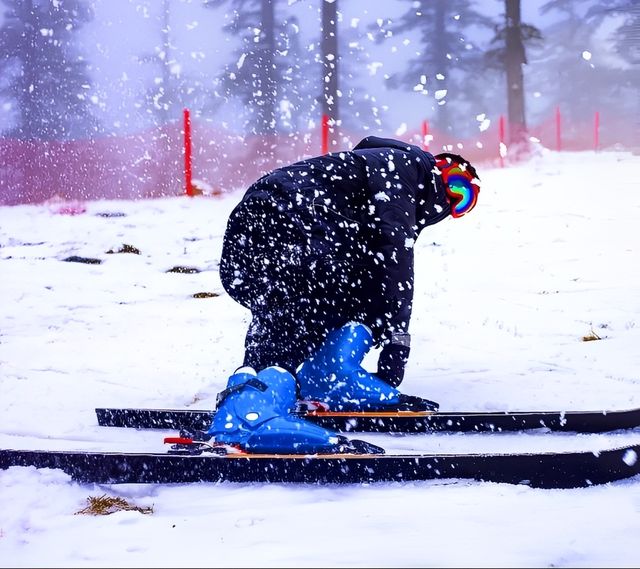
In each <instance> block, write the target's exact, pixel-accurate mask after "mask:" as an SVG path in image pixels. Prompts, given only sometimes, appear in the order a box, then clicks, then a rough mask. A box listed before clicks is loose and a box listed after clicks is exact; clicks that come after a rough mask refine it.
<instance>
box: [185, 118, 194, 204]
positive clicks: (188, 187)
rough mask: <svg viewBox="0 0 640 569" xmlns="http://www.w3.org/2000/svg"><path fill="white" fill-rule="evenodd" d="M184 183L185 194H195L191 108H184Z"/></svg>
mask: <svg viewBox="0 0 640 569" xmlns="http://www.w3.org/2000/svg"><path fill="white" fill-rule="evenodd" d="M183 114H184V185H185V194H187V195H188V196H193V185H192V184H191V116H190V114H189V109H184V113H183Z"/></svg>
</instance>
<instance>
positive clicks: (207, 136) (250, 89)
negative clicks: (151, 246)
mask: <svg viewBox="0 0 640 569" xmlns="http://www.w3.org/2000/svg"><path fill="white" fill-rule="evenodd" d="M639 5H640V3H639V2H638V1H637V0H527V2H523V1H522V0H385V2H375V3H373V2H368V1H367V0H0V117H1V120H0V142H2V143H3V144H4V146H2V144H0V151H3V149H5V150H4V151H3V154H2V155H0V158H3V159H4V160H3V162H4V163H0V185H2V184H8V183H10V180H9V178H7V177H4V178H3V177H2V172H1V170H2V168H3V167H8V166H9V162H10V161H11V160H10V159H9V158H10V157H11V156H14V155H16V152H17V151H14V150H11V151H9V150H6V148H7V147H8V145H9V141H16V140H22V141H73V140H75V141H77V140H80V139H86V138H90V139H91V140H93V141H101V140H103V139H105V138H117V137H124V138H127V137H137V139H138V141H139V142H140V146H141V148H145V152H146V154H144V153H143V154H142V155H141V156H138V157H137V158H136V160H137V161H136V165H138V166H140V165H145V164H146V165H145V168H147V169H152V164H153V162H154V161H155V162H156V163H158V162H162V163H164V162H166V161H171V164H169V165H168V166H167V168H169V170H170V172H169V171H166V172H165V171H162V172H158V173H156V174H154V175H153V176H152V175H151V174H149V173H148V174H145V179H146V180H147V181H149V180H151V179H153V180H155V181H154V183H156V184H160V183H161V182H160V180H162V179H163V177H166V176H167V175H170V176H172V177H174V178H175V177H176V176H179V172H180V160H181V157H180V148H181V147H180V144H181V141H180V139H179V138H180V130H181V128H182V125H181V118H182V112H183V108H185V107H188V108H189V109H190V110H191V113H192V116H193V119H194V136H195V141H194V142H195V143H196V144H197V145H198V146H197V148H196V149H195V153H194V157H195V159H196V160H198V159H201V160H203V161H204V160H205V155H206V154H207V153H209V154H208V156H209V157H207V158H206V165H205V168H206V169H207V170H208V171H212V170H214V169H215V170H216V176H218V177H220V175H221V173H220V172H219V171H218V169H224V168H226V169H227V171H228V172H229V173H230V174H233V178H231V179H232V180H234V181H237V183H238V184H242V183H244V182H245V179H246V178H247V177H249V176H251V175H253V174H255V173H257V172H259V171H264V170H266V169H268V168H270V167H272V166H275V165H277V164H279V163H282V162H283V161H287V160H290V159H292V158H296V157H302V156H304V155H309V154H317V153H319V152H320V149H321V145H320V136H321V123H322V120H323V116H325V117H328V119H329V121H330V122H329V124H330V132H329V135H330V144H329V149H330V150H339V149H342V148H346V147H349V146H350V145H351V144H353V143H355V142H357V141H358V140H359V139H360V138H362V137H363V136H366V135H368V134H378V135H381V136H394V137H397V138H401V139H405V140H407V141H410V142H414V143H422V144H423V145H424V146H425V147H426V146H429V149H430V150H439V149H441V148H446V149H454V150H456V151H459V152H461V151H465V152H471V153H475V154H476V155H477V156H478V157H479V158H480V159H486V160H493V159H494V158H495V157H496V148H497V138H498V136H499V134H498V132H497V130H498V122H499V120H504V123H505V124H506V129H505V133H504V140H503V142H504V143H505V144H506V145H507V146H508V147H509V148H510V152H511V156H512V157H513V158H515V156H516V152H515V148H516V147H518V146H521V147H523V148H525V152H524V154H527V152H529V151H531V150H532V148H531V147H530V146H529V145H530V144H531V142H532V141H533V144H534V147H535V145H536V144H539V143H540V141H542V142H541V143H542V144H543V145H546V146H547V147H551V148H553V147H554V140H555V139H554V137H553V136H552V135H551V134H550V133H551V131H552V129H553V128H554V127H553V122H554V120H556V121H557V119H558V117H559V116H560V114H559V113H560V112H561V113H562V114H561V116H562V136H563V137H564V138H563V140H564V141H566V147H567V148H571V145H572V144H573V147H574V148H576V149H580V147H579V144H580V143H581V142H582V143H584V141H585V140H589V143H586V144H583V146H584V148H583V149H590V148H592V146H593V144H592V143H591V140H590V139H591V138H592V137H593V128H594V114H595V113H599V116H600V117H601V127H600V128H601V129H602V132H601V145H602V147H603V148H614V147H615V148H629V149H637V148H638V147H639V146H640V142H639V141H638V131H639V130H640V119H639V118H638V117H639V115H640V108H639V105H640V103H639V101H640V93H639V92H638V90H639V88H640V87H639V85H640V77H639V73H640V71H639V67H640V56H639V51H640V48H639V47H638V45H639V42H640V39H639V31H638V30H639V28H640V15H639V13H640V8H639ZM427 122H428V125H429V127H428V128H429V137H428V138H426V139H425V137H424V134H425V132H424V128H425V125H426V124H427ZM421 124H422V126H423V131H422V132H421V131H420V127H421ZM558 124H559V123H557V124H556V126H555V128H556V129H557V128H559V126H558ZM149 129H152V130H153V129H155V130H153V133H152V134H151V135H148V134H142V133H147V132H150V130H149ZM489 135H490V136H489ZM198 137H200V138H198ZM128 140H129V139H128ZM147 140H152V141H154V144H153V145H150V144H147V142H146V141H147ZM158 141H161V142H163V143H162V144H157V143H158ZM12 144H13V143H12ZM127 144H128V143H127ZM120 147H121V148H122V149H124V147H125V143H124V142H121V144H120ZM141 151H142V150H141ZM122 152H123V153H124V154H127V152H128V151H126V150H122ZM212 156H213V157H212ZM84 159H85V160H86V159H87V158H86V156H85V157H84ZM242 161H244V162H242ZM249 161H251V162H252V164H251V166H252V168H249V167H248V166H247V163H248V162H249ZM203 164H205V162H203ZM156 165H157V164H156ZM114 167H115V166H114ZM140 167H141V166H140ZM122 168H124V166H122ZM129 170H131V169H129ZM132 175H133V176H139V174H132ZM210 177H215V176H210ZM221 183H222V182H221ZM228 183H229V182H227V181H226V180H225V181H224V182H223V184H224V185H226V184H228ZM123 184H124V182H123Z"/></svg>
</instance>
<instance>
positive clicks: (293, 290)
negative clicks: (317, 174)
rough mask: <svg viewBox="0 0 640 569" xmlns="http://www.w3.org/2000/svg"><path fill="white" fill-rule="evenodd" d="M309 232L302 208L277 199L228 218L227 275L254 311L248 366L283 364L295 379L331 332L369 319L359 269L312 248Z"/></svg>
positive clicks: (234, 293)
mask: <svg viewBox="0 0 640 569" xmlns="http://www.w3.org/2000/svg"><path fill="white" fill-rule="evenodd" d="M308 231H309V226H308V225H306V224H305V222H304V221H303V220H302V219H301V218H300V216H299V215H298V214H297V213H296V211H295V210H293V209H291V208H290V207H287V205H286V204H284V205H283V204H281V203H278V202H277V201H276V200H275V199H271V198H249V199H247V200H245V201H243V202H241V204H239V206H237V207H236V209H235V210H234V211H233V212H232V214H231V215H230V217H229V221H228V223H227V229H226V232H225V236H224V241H223V248H222V256H221V260H220V277H221V280H222V284H223V286H224V287H225V290H226V291H227V292H228V293H229V295H230V296H231V297H232V298H234V299H235V300H236V301H237V302H239V303H240V304H242V305H243V306H246V307H247V308H249V309H250V310H251V315H252V320H251V323H250V325H249V328H248V331H247V334H246V338H245V354H244V361H243V365H246V366H251V367H253V368H254V369H255V370H256V371H260V370H262V369H264V368H265V367H268V366H272V365H277V366H280V367H283V368H285V369H287V370H289V371H290V372H291V373H293V374H295V373H296V369H297V368H298V367H299V366H300V364H301V363H302V362H304V361H305V360H306V359H307V358H308V357H309V356H310V355H311V354H313V352H314V351H315V350H316V349H317V348H318V347H319V346H320V345H321V344H322V342H323V341H324V339H325V338H326V336H327V334H328V333H329V332H331V331H332V330H334V329H336V328H339V327H341V326H343V325H344V324H346V323H347V322H349V321H360V322H366V316H365V308H366V305H365V302H363V301H362V296H363V294H358V292H360V293H362V287H360V289H356V288H355V285H354V279H353V276H354V268H353V264H352V263H341V262H339V261H338V260H336V259H334V258H331V257H327V256H326V255H323V254H318V252H317V251H313V250H311V247H310V239H309V234H308ZM358 282H359V283H360V284H362V283H361V281H358ZM365 292H366V291H365Z"/></svg>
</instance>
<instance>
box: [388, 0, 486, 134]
mask: <svg viewBox="0 0 640 569" xmlns="http://www.w3.org/2000/svg"><path fill="white" fill-rule="evenodd" d="M407 1H408V2H409V3H410V4H411V6H410V8H409V9H408V10H407V11H406V12H405V13H404V14H402V15H401V16H400V17H399V18H394V19H389V20H387V21H384V22H379V23H378V24H377V29H376V32H377V41H384V38H386V37H391V36H394V35H395V36H397V35H398V34H401V33H405V32H413V31H416V32H418V33H419V40H418V41H419V45H420V50H419V53H418V54H417V55H416V57H413V58H412V59H410V60H408V62H407V66H406V69H405V70H404V71H403V72H402V73H399V74H396V75H394V76H392V77H390V79H389V82H388V85H389V87H391V88H394V89H400V88H402V89H407V88H408V89H411V90H413V91H414V92H417V93H421V94H423V95H426V96H429V97H433V100H434V104H435V108H436V113H435V117H433V124H434V125H435V127H436V128H437V129H438V130H440V131H441V132H453V131H454V130H456V128H457V123H458V121H459V117H457V116H456V117H454V113H453V112H452V108H451V107H456V106H461V105H462V106H464V104H465V103H469V102H473V101H474V100H476V101H477V100H478V98H479V92H478V90H476V89H474V88H470V87H469V84H472V85H473V84H474V82H475V81H476V79H477V78H479V75H481V69H482V51H481V50H480V49H479V48H478V47H477V46H475V45H474V44H473V43H472V42H471V41H469V40H467V39H465V37H464V35H465V32H466V31H467V30H468V28H470V27H471V26H477V27H478V28H480V29H482V28H486V27H489V26H490V25H491V24H492V22H491V20H490V19H489V18H487V17H486V16H484V15H483V14H481V13H480V12H478V11H476V10H475V9H473V7H472V2H471V1H470V0H418V1H415V0H407ZM474 76H475V77H474ZM480 97H481V96H480Z"/></svg>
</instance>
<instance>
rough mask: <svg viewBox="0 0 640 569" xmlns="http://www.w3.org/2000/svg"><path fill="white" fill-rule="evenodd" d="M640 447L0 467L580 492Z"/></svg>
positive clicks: (158, 478) (10, 455) (42, 460)
mask: <svg viewBox="0 0 640 569" xmlns="http://www.w3.org/2000/svg"><path fill="white" fill-rule="evenodd" d="M639 454H640V444H639V445H631V446H625V447H621V448H615V449H608V450H601V451H599V452H590V451H588V452H584V451H579V452H550V453H531V454H530V453H514V454H415V455H411V454H403V455H393V454H349V455H335V454H334V455H247V454H236V455H233V454H228V455H224V456H219V455H215V454H208V455H204V454H199V455H196V456H191V455H176V454H160V453H156V454H135V453H112V452H82V451H47V450H0V468H1V469H6V468H9V467H12V466H33V467H36V468H56V469H61V470H63V471H64V472H66V473H67V474H69V475H70V476H71V477H72V478H73V479H74V480H77V481H79V482H86V483H97V484H121V483H127V484H130V483H161V484H172V483H180V484H182V483H192V482H223V481H224V482H245V483H246V482H269V483H273V482H276V483H312V484H360V483H373V482H389V481H394V482H409V481H417V480H434V479H471V480H477V481H485V482H502V483H509V484H525V485H528V486H532V487H537V488H578V487H585V486H591V485H595V484H605V483H608V482H613V481H616V480H621V479H625V478H629V477H631V476H635V475H637V474H640V460H639V456H638V455H639Z"/></svg>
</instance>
